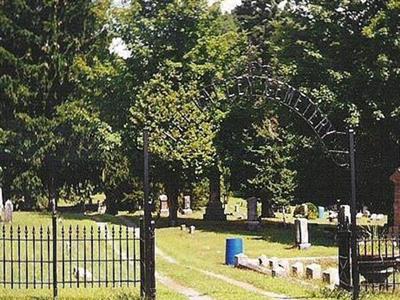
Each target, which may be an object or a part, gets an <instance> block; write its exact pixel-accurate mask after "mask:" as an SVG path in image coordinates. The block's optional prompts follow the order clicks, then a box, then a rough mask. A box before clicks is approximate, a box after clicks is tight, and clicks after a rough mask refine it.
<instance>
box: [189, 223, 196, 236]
mask: <svg viewBox="0 0 400 300" xmlns="http://www.w3.org/2000/svg"><path fill="white" fill-rule="evenodd" d="M195 230H196V227H195V226H193V225H192V226H190V227H189V233H190V234H194V232H195Z"/></svg>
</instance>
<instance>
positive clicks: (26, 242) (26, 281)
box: [24, 226, 29, 288]
mask: <svg viewBox="0 0 400 300" xmlns="http://www.w3.org/2000/svg"><path fill="white" fill-rule="evenodd" d="M24 233H25V285H26V288H28V286H29V264H28V262H29V259H28V227H27V226H25V229H24Z"/></svg>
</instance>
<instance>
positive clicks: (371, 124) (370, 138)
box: [235, 0, 400, 210]
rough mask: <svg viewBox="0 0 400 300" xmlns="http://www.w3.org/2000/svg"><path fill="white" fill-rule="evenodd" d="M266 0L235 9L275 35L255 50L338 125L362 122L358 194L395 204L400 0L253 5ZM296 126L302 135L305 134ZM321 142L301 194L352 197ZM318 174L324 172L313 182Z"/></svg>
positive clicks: (302, 173)
mask: <svg viewBox="0 0 400 300" xmlns="http://www.w3.org/2000/svg"><path fill="white" fill-rule="evenodd" d="M264 2H265V1H244V2H243V5H242V6H241V7H239V8H238V9H237V10H236V11H235V13H236V14H237V18H238V20H239V22H240V24H241V27H242V28H243V29H244V30H247V31H249V34H250V36H260V34H261V33H260V32H262V34H267V35H268V37H269V38H268V41H267V42H265V43H263V42H259V43H258V44H262V45H261V46H259V47H257V53H256V55H257V57H260V58H261V59H262V60H263V61H264V62H266V63H268V64H270V65H272V67H273V69H274V73H275V76H278V77H282V78H284V80H285V81H288V82H290V83H291V84H292V85H293V86H295V87H298V88H299V89H300V90H301V91H302V92H304V93H306V94H307V95H309V96H311V97H312V98H313V99H315V101H316V102H317V103H318V104H319V105H320V106H321V108H322V109H323V110H324V111H325V112H326V113H328V114H329V117H330V119H331V120H332V121H333V123H334V125H335V127H337V128H338V129H342V130H345V129H346V127H348V126H353V127H355V128H356V131H357V161H358V162H359V164H358V168H359V171H358V174H359V176H360V178H361V179H360V182H359V184H360V185H359V191H360V194H359V197H360V199H363V202H364V203H365V204H367V205H369V206H370V207H375V209H377V210H382V209H383V208H384V207H385V208H386V210H389V208H390V206H391V202H392V200H393V199H392V191H391V189H392V187H391V185H390V182H389V181H388V180H387V176H388V174H389V173H391V172H393V170H394V168H395V167H397V165H396V164H397V163H398V158H399V154H398V147H399V138H398V137H399V136H400V132H399V128H400V127H399V126H398V124H399V121H400V119H399V116H398V111H399V107H400V100H399V97H398V96H396V95H398V94H399V92H400V90H399V84H398V82H399V80H400V77H399V76H400V72H399V65H400V64H399V57H400V52H399V51H400V48H399V47H398V44H399V40H398V37H399V34H398V33H399V30H398V23H399V15H400V8H399V1H398V0H391V1H373V0H367V1H340V0H333V1H331V0H324V1H320V0H310V1H300V3H301V5H297V4H294V2H292V1H288V2H287V5H286V7H285V9H283V10H281V11H280V9H279V7H278V9H277V10H276V11H275V13H273V14H269V15H264V14H265V12H263V11H262V10H253V11H252V10H251V9H250V7H251V8H254V7H257V6H261V5H265V4H263V3H264ZM250 24H251V25H250ZM261 40H262V39H261ZM294 125H295V128H296V132H295V133H296V134H298V133H299V132H300V133H301V134H304V133H306V131H304V130H302V126H301V125H300V126H299V124H297V123H294ZM303 127H304V126H303ZM299 129H300V130H299ZM315 149H316V151H306V152H303V154H301V155H300V164H299V165H298V166H297V167H296V168H297V170H298V173H299V179H300V184H299V186H301V187H302V188H301V190H299V191H298V193H299V197H300V198H303V199H304V198H315V199H321V198H322V199H330V201H332V202H333V201H334V200H335V197H337V198H339V197H340V198H341V197H347V195H345V194H344V193H342V195H341V194H340V192H338V187H339V186H343V185H344V184H345V182H344V181H343V178H344V176H342V174H341V173H338V171H335V168H334V167H333V166H332V165H331V164H328V163H326V162H325V161H326V157H324V156H323V155H321V154H319V151H320V150H319V149H318V148H317V147H315ZM310 156H312V157H313V160H312V161H310V160H309V157H310ZM303 162H304V163H303ZM315 176H322V177H319V178H320V180H318V181H315V180H314V179H315ZM313 182H315V184H312V183H313ZM377 186H379V188H378V189H377V188H376V187H377ZM313 191H314V192H313ZM377 199H379V201H377ZM378 203H379V205H378ZM382 203H383V204H384V205H383V206H382Z"/></svg>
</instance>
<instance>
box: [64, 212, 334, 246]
mask: <svg viewBox="0 0 400 300" xmlns="http://www.w3.org/2000/svg"><path fill="white" fill-rule="evenodd" d="M61 216H62V217H63V218H64V219H65V220H91V221H94V222H107V223H109V224H111V225H117V226H119V225H126V224H127V220H128V221H129V222H131V223H133V224H135V225H136V226H137V227H138V226H139V219H140V218H141V216H140V215H133V216H132V215H126V216H122V217H121V216H113V215H109V214H86V215H84V214H82V213H80V214H74V213H63V214H62V215H61ZM154 219H155V221H156V227H157V228H168V227H169V224H168V217H154ZM178 224H186V225H187V226H190V225H194V226H195V227H196V230H200V231H205V232H215V233H223V234H228V235H233V236H236V235H244V236H247V237H250V238H252V239H254V240H264V241H268V242H273V243H280V244H286V245H287V247H288V249H289V248H290V247H292V246H293V242H294V240H295V231H294V225H293V224H287V225H286V226H284V225H283V224H282V223H275V222H271V223H263V224H262V226H261V228H260V229H258V230H253V231H250V230H248V229H247V224H246V221H244V220H230V221H225V222H213V221H204V220H200V219H195V218H179V219H178ZM335 235H336V228H335V227H327V226H323V225H318V226H317V225H309V236H310V242H311V243H312V244H313V245H315V246H326V247H332V246H335V245H336V243H335Z"/></svg>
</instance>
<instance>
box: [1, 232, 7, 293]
mask: <svg viewBox="0 0 400 300" xmlns="http://www.w3.org/2000/svg"><path fill="white" fill-rule="evenodd" d="M1 231H2V239H3V286H4V287H6V227H5V226H4V225H3V228H2V230H1Z"/></svg>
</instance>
